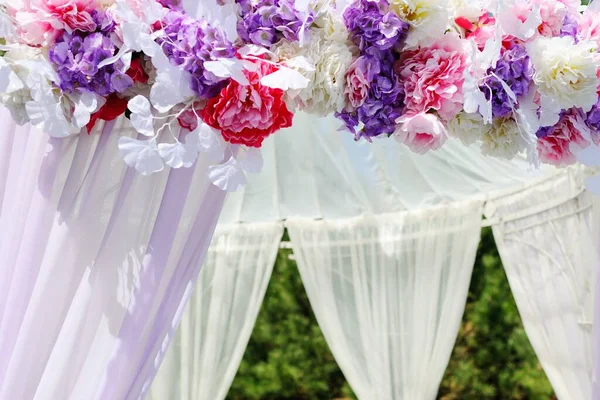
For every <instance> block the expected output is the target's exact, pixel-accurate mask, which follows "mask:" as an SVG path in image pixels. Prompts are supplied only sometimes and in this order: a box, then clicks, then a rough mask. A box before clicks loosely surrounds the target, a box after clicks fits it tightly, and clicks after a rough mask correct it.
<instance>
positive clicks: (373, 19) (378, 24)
mask: <svg viewBox="0 0 600 400" xmlns="http://www.w3.org/2000/svg"><path fill="white" fill-rule="evenodd" d="M344 24H345V25H346V28H348V31H349V32H350V35H351V37H352V40H353V41H354V43H355V44H356V45H357V46H358V47H359V48H360V50H361V51H365V50H367V49H368V48H370V47H375V48H377V49H378V50H380V51H382V50H388V49H390V48H393V47H402V46H403V44H404V40H405V39H406V36H407V35H408V30H409V24H408V23H407V22H406V21H403V20H401V19H400V18H399V17H398V15H396V14H395V13H394V12H392V11H390V10H389V4H388V2H387V1H386V0H379V1H373V0H356V1H355V2H354V3H353V4H352V5H351V6H350V7H348V8H347V9H346V11H344Z"/></svg>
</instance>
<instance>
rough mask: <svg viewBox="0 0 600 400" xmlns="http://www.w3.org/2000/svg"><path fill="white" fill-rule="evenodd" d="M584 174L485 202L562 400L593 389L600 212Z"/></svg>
mask: <svg viewBox="0 0 600 400" xmlns="http://www.w3.org/2000/svg"><path fill="white" fill-rule="evenodd" d="M583 181H584V176H583V171H582V170H581V169H579V168H574V169H570V170H568V171H566V172H564V173H563V174H562V175H561V176H560V177H558V178H557V179H554V180H552V181H548V182H546V183H544V184H541V185H538V186H535V187H533V188H530V189H528V190H526V191H524V192H521V193H516V194H513V195H510V196H506V197H504V198H500V199H497V200H494V201H491V202H489V203H488V206H487V207H486V216H488V217H489V218H493V219H496V220H497V221H499V223H498V224H497V225H495V226H494V228H493V230H494V237H495V239H496V243H497V245H498V249H499V251H500V255H501V257H502V262H503V264H504V268H505V270H506V274H507V276H508V280H509V283H510V287H511V290H512V293H513V296H514V297H515V300H516V302H517V306H518V308H519V313H520V314H521V318H522V319H523V324H524V326H525V330H526V332H527V336H528V337H529V340H530V341H531V344H532V346H533V348H534V350H535V352H536V354H537V356H538V358H539V360H540V362H541V364H542V366H543V368H544V370H545V372H546V374H547V375H548V378H549V379H550V382H551V384H552V386H553V388H554V390H555V392H556V394H557V396H558V398H559V399H561V400H570V399H572V400H581V399H589V398H591V395H592V390H591V387H592V386H591V385H592V369H593V357H592V354H593V353H592V349H593V340H592V317H593V309H594V287H595V276H596V275H595V273H596V272H595V268H596V265H597V249H596V244H597V243H598V239H599V238H600V236H598V232H597V230H598V227H599V224H598V222H600V219H599V218H598V216H599V215H600V214H598V213H597V212H594V206H595V205H596V206H597V201H596V200H594V198H593V196H592V195H591V194H590V193H588V192H586V191H584V184H583ZM594 203H596V204H594Z"/></svg>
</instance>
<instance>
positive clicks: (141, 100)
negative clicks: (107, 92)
mask: <svg viewBox="0 0 600 400" xmlns="http://www.w3.org/2000/svg"><path fill="white" fill-rule="evenodd" d="M127 108H128V109H129V111H131V112H132V113H134V114H140V115H145V116H147V117H150V116H152V109H151V106H150V102H149V101H148V99H147V98H146V97H145V96H142V95H138V96H135V97H134V98H133V99H131V100H129V102H128V103H127Z"/></svg>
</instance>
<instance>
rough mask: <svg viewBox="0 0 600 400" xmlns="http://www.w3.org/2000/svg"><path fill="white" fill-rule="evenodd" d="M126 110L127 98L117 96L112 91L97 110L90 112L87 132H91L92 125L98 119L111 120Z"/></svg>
mask: <svg viewBox="0 0 600 400" xmlns="http://www.w3.org/2000/svg"><path fill="white" fill-rule="evenodd" d="M126 110H127V99H123V98H121V97H119V96H118V95H117V94H115V93H113V94H111V95H110V96H108V97H107V98H106V103H104V105H103V106H102V107H100V109H99V110H98V111H96V112H95V113H94V114H92V116H91V118H90V122H88V124H87V125H86V128H87V131H88V133H91V132H92V129H94V126H95V125H96V123H97V122H98V120H102V121H112V120H114V119H116V118H118V117H120V116H121V115H123V114H125V111H126Z"/></svg>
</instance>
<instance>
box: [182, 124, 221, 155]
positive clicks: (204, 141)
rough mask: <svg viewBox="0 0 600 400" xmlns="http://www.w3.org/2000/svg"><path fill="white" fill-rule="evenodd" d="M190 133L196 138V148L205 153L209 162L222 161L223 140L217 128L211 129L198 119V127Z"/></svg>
mask: <svg viewBox="0 0 600 400" xmlns="http://www.w3.org/2000/svg"><path fill="white" fill-rule="evenodd" d="M192 134H193V135H194V136H195V138H196V139H197V142H196V144H197V146H198V150H200V151H201V152H203V153H206V155H207V157H208V159H209V161H210V162H212V163H220V162H222V161H223V158H224V157H225V141H224V140H223V137H222V136H221V133H220V132H219V131H218V130H216V129H213V128H212V127H210V126H209V125H207V124H205V123H204V122H203V121H198V127H197V128H196V130H195V131H194V132H192V133H190V135H192ZM188 136H189V135H188Z"/></svg>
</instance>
